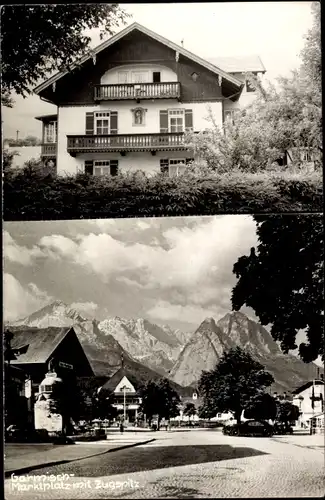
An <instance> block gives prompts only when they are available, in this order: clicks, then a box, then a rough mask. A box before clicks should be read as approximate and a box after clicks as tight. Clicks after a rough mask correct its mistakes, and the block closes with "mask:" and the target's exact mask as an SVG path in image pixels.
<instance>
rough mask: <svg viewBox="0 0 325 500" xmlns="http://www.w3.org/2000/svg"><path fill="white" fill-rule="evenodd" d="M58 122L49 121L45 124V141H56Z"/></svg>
mask: <svg viewBox="0 0 325 500" xmlns="http://www.w3.org/2000/svg"><path fill="white" fill-rule="evenodd" d="M57 127H58V122H56V121H55V122H48V123H46V124H45V125H44V142H45V143H48V142H56V136H57Z"/></svg>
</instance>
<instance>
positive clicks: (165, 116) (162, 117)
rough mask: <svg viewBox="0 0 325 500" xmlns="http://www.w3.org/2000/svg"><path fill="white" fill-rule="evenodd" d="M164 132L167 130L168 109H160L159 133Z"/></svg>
mask: <svg viewBox="0 0 325 500" xmlns="http://www.w3.org/2000/svg"><path fill="white" fill-rule="evenodd" d="M165 132H168V111H167V109H162V110H161V111H160V133H161V134H164V133H165Z"/></svg>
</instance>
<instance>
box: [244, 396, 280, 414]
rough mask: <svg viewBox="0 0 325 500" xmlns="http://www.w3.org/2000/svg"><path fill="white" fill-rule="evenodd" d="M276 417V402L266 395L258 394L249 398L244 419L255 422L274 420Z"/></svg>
mask: <svg viewBox="0 0 325 500" xmlns="http://www.w3.org/2000/svg"><path fill="white" fill-rule="evenodd" d="M276 415H277V402H276V400H275V398H274V397H273V396H271V395H270V394H267V393H258V394H256V396H255V397H253V398H251V400H250V402H249V405H248V406H247V408H246V410H245V418H252V419H257V420H269V419H271V420H275V418H276Z"/></svg>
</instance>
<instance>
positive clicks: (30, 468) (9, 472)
mask: <svg viewBox="0 0 325 500" xmlns="http://www.w3.org/2000/svg"><path fill="white" fill-rule="evenodd" d="M152 441H155V438H153V439H148V440H147V441H139V442H138V443H131V444H125V445H122V446H117V447H116V448H111V449H110V450H105V451H100V452H99V453H93V454H91V455H86V456H85V457H79V458H72V459H70V460H56V461H53V462H46V463H44V464H37V465H29V466H27V467H21V468H20V469H11V470H6V471H5V478H9V477H10V476H11V475H12V474H15V475H17V476H18V475H21V474H24V473H25V474H28V472H31V471H33V470H36V469H43V468H44V467H53V466H54V465H63V464H68V463H70V462H78V461H79V460H84V459H87V458H93V457H98V456H100V455H106V453H112V452H113V451H120V450H125V449H126V448H134V447H135V446H139V445H140V444H147V443H151V442H152Z"/></svg>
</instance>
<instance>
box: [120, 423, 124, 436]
mask: <svg viewBox="0 0 325 500" xmlns="http://www.w3.org/2000/svg"><path fill="white" fill-rule="evenodd" d="M123 431H124V426H123V422H121V423H120V433H121V434H123Z"/></svg>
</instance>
